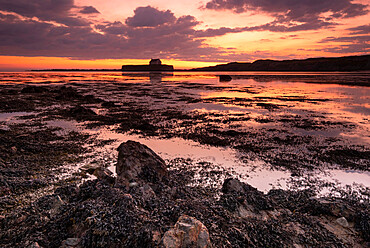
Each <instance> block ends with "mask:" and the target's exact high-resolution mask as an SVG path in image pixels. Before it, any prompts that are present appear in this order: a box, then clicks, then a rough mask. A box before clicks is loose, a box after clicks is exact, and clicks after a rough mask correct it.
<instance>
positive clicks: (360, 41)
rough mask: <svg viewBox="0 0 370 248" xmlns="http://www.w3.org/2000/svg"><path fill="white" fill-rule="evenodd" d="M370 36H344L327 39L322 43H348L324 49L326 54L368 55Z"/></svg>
mask: <svg viewBox="0 0 370 248" xmlns="http://www.w3.org/2000/svg"><path fill="white" fill-rule="evenodd" d="M369 41H370V35H359V36H342V37H327V38H325V39H323V40H321V41H320V43H329V44H331V43H336V42H338V43H347V44H341V45H337V46H330V47H327V48H325V49H324V51H325V52H331V53H361V54H364V53H368V52H370V43H369Z"/></svg>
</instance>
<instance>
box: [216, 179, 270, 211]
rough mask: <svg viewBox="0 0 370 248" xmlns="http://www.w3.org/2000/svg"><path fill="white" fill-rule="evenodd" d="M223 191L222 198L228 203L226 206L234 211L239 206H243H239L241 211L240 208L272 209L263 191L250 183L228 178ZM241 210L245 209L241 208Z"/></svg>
mask: <svg viewBox="0 0 370 248" xmlns="http://www.w3.org/2000/svg"><path fill="white" fill-rule="evenodd" d="M222 193H224V195H223V196H222V200H224V203H225V204H226V205H228V206H226V207H227V208H228V209H229V210H232V211H235V209H236V208H239V207H242V208H239V212H240V209H245V208H247V209H249V208H252V209H254V210H255V211H257V212H258V211H259V210H271V209H272V204H271V202H270V201H269V200H268V199H267V198H266V196H264V194H263V193H262V192H260V191H258V190H257V189H256V188H254V187H252V186H250V185H249V184H246V183H243V182H240V181H239V180H237V179H233V178H229V179H226V180H225V181H224V184H223V185H222ZM233 203H234V204H233ZM241 212H245V211H244V210H241ZM242 215H243V214H242Z"/></svg>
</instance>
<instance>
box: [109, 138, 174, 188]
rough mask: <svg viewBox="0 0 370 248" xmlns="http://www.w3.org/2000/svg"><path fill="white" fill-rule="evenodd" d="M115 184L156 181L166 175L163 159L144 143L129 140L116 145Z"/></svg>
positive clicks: (127, 184)
mask: <svg viewBox="0 0 370 248" xmlns="http://www.w3.org/2000/svg"><path fill="white" fill-rule="evenodd" d="M116 171H117V180H116V184H117V185H125V186H129V184H130V182H138V183H142V184H145V183H147V182H150V183H158V182H159V181H161V180H162V179H163V178H164V177H166V176H167V168H166V164H165V162H164V160H163V159H162V158H161V157H159V156H158V155H157V154H155V153H154V152H153V151H152V150H151V149H150V148H148V147H147V146H146V145H143V144H140V143H139V142H135V141H132V140H129V141H127V142H124V143H122V144H121V145H120V146H119V147H118V162H117V167H116Z"/></svg>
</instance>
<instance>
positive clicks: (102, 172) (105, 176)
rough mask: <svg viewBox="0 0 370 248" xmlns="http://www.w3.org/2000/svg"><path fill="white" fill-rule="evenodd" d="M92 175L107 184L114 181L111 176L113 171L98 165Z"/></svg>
mask: <svg viewBox="0 0 370 248" xmlns="http://www.w3.org/2000/svg"><path fill="white" fill-rule="evenodd" d="M93 175H94V176H96V177H97V178H98V179H99V180H101V181H103V182H106V183H108V184H114V182H115V178H114V177H113V176H112V175H113V172H111V171H110V170H108V169H107V168H104V167H99V168H97V169H96V170H94V173H93Z"/></svg>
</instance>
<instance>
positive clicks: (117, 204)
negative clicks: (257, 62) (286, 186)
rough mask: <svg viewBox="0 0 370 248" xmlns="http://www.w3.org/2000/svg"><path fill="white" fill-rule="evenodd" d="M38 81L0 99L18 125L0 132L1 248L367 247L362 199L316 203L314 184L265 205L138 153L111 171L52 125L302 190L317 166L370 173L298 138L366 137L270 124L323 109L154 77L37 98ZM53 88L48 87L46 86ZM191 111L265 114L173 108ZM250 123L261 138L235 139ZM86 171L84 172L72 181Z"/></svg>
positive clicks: (199, 173) (323, 144)
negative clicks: (256, 163) (165, 149)
mask: <svg viewBox="0 0 370 248" xmlns="http://www.w3.org/2000/svg"><path fill="white" fill-rule="evenodd" d="M35 75H36V74H30V75H29V76H30V77H32V78H25V79H24V81H23V82H22V83H18V79H14V82H15V83H12V81H11V78H10V79H4V80H8V83H6V84H2V85H1V87H0V92H1V94H0V113H1V114H4V113H7V114H9V116H11V115H12V114H17V113H18V114H17V116H18V117H17V118H15V119H14V120H13V119H12V120H13V122H12V121H8V120H5V121H0V246H1V247H44V248H45V247H161V246H162V247H181V245H179V244H180V243H182V244H183V247H184V246H185V247H206V246H209V247H210V246H212V247H366V246H369V242H370V241H369V233H370V232H369V191H368V188H366V187H360V189H359V191H356V190H354V188H347V190H343V191H341V193H343V194H341V195H340V196H335V195H332V196H330V197H329V196H328V197H319V196H317V189H316V188H315V187H316V186H317V183H316V182H312V183H311V184H307V185H306V187H304V188H303V189H302V187H301V186H302V185H301V184H300V182H297V187H295V188H293V189H291V190H281V189H272V190H270V191H269V192H265V193H263V192H260V191H258V190H257V189H256V188H254V187H252V186H251V185H249V184H247V183H243V182H242V181H241V180H239V179H240V178H238V175H236V174H233V173H230V172H229V171H228V170H224V169H220V168H216V166H215V165H212V164H211V163H207V162H198V164H196V162H192V161H190V160H188V159H187V158H171V159H167V160H163V159H162V158H161V157H159V156H158V155H156V154H155V153H154V152H153V151H152V150H151V149H150V148H148V147H145V146H143V145H142V144H139V143H137V142H134V141H130V142H126V143H124V144H122V145H121V146H120V148H119V152H118V155H117V157H115V158H113V159H112V157H111V156H112V155H111V154H110V157H106V158H105V157H104V156H105V155H104V154H103V155H102V154H98V155H97V153H96V151H97V150H99V149H100V148H102V147H105V146H106V145H107V144H111V143H113V142H114V140H111V139H107V138H105V139H98V138H97V137H96V136H94V134H91V133H88V132H82V131H79V130H74V129H71V130H70V129H68V128H64V127H57V126H53V125H50V123H53V122H59V121H60V122H62V123H63V121H66V123H67V124H68V123H69V122H70V121H75V122H78V123H81V125H83V126H84V127H85V128H86V129H94V128H101V127H105V126H109V127H112V128H113V129H114V131H115V132H117V133H129V134H137V135H141V136H143V137H158V138H161V139H168V138H173V137H179V138H183V139H185V140H193V141H195V142H198V143H200V144H206V145H210V146H214V147H230V148H232V149H235V150H236V151H238V152H240V153H241V154H243V156H242V157H241V158H240V159H241V160H246V161H249V160H250V159H253V158H256V157H258V158H260V159H263V160H264V161H267V162H269V163H270V164H271V166H273V167H275V168H280V169H284V170H286V171H288V172H289V173H291V175H292V178H297V179H299V178H301V177H302V176H304V175H305V174H307V172H309V171H310V170H321V169H322V168H323V166H326V167H331V166H333V167H334V166H339V168H349V169H354V170H363V171H368V170H369V163H368V162H369V152H370V151H369V148H368V146H366V144H365V145H363V144H362V145H361V144H353V143H352V142H348V141H347V140H344V139H341V138H338V137H336V138H331V137H325V136H315V135H305V134H303V135H302V134H300V133H298V132H296V131H297V130H299V131H301V130H303V132H302V133H305V132H307V133H309V132H314V131H317V130H319V131H325V130H327V129H338V130H341V131H342V132H350V131H351V130H355V129H360V127H359V125H358V124H357V123H356V124H354V123H351V122H350V121H344V122H339V121H335V120H332V119H330V118H327V116H325V115H319V114H317V113H312V112H310V111H307V112H304V111H302V112H303V114H301V115H298V114H295V115H288V114H287V113H284V114H283V115H281V114H274V113H276V112H278V111H280V110H281V111H282V112H283V110H285V109H286V110H289V108H290V107H291V106H292V105H293V104H298V103H299V104H306V103H307V104H316V105H319V104H321V103H325V102H330V101H331V99H319V98H310V99H308V98H305V97H298V96H294V97H293V96H292V97H289V96H288V97H285V96H284V97H275V98H266V97H251V98H242V97H202V98H200V97H199V96H198V95H197V94H194V92H193V91H207V90H209V91H212V92H214V91H220V92H221V91H222V92H225V91H226V92H231V93H232V94H234V93H241V92H243V93H245V92H247V93H248V94H250V95H251V96H253V95H255V94H258V92H261V91H264V90H266V89H264V88H259V87H242V88H240V87H239V88H235V87H231V86H225V85H214V84H207V83H204V84H200V83H199V84H198V83H193V82H185V81H181V82H177V83H173V82H169V83H168V84H166V83H161V84H158V83H155V82H156V81H155V80H157V78H156V77H157V76H158V75H154V76H152V77H151V78H150V79H151V81H152V80H153V82H154V83H151V84H148V83H147V82H139V83H135V84H132V83H130V82H119V83H117V82H115V81H114V80H112V81H108V80H107V79H106V78H103V79H102V82H99V81H98V82H95V81H94V80H92V79H85V78H84V77H85V76H81V75H75V76H74V75H69V76H61V75H55V78H53V77H50V75H44V74H40V79H39V80H41V82H37V83H38V84H42V85H41V86H39V85H35V83H29V82H28V81H27V80H29V81H32V80H36V79H35V78H33V77H36V76H35ZM64 77H65V78H64ZM49 78H52V79H53V80H54V81H45V80H49ZM87 78H89V77H87ZM82 79H84V80H82ZM9 80H10V81H9ZM42 80H44V81H42ZM55 80H60V81H55ZM158 80H162V78H161V77H159V79H158ZM66 82H68V83H69V84H68V86H67V85H65V84H66ZM189 90H191V91H192V92H190V93H189ZM270 101H277V102H278V103H279V104H276V103H271V102H270ZM157 103H161V104H163V105H158V104H157ZM191 104H195V105H196V104H211V105H212V104H215V105H222V104H225V105H227V104H229V105H232V106H248V107H253V108H256V109H257V110H258V111H265V112H267V114H265V116H262V117H261V115H258V116H256V115H252V114H249V113H240V112H231V113H229V112H222V111H219V112H212V111H210V112H199V111H186V109H184V108H181V107H179V106H185V105H186V106H188V105H191ZM158 106H159V107H158ZM68 121H69V122H68ZM250 122H253V123H258V124H261V126H262V128H261V129H255V128H253V127H252V128H251V129H248V130H244V129H242V128H241V127H243V125H245V126H248V125H246V123H250ZM270 124H274V127H273V128H272V127H271V126H269V125H270ZM264 125H266V127H264ZM117 147H118V146H117ZM297 150H298V152H297ZM301 151H304V152H301ZM94 152H95V153H94ZM143 154H145V156H143ZM97 156H100V157H97ZM130 157H131V158H132V157H133V158H132V159H131V160H130V159H128V158H130ZM134 158H135V159H134ZM150 158H151V159H150ZM89 159H90V160H89ZM86 160H88V161H91V162H87V165H86V166H83V167H77V164H79V163H80V162H81V161H86ZM115 161H117V163H115ZM111 163H114V165H115V166H118V167H117V168H116V172H117V175H115V174H114V173H112V172H110V171H109V170H108V169H107V167H108V166H109V165H110V164H111ZM152 165H155V166H152ZM96 178H97V179H96ZM324 184H329V183H327V182H324ZM189 228H190V229H189ZM189 230H193V231H189ZM188 231H189V232H191V233H192V234H194V233H196V235H187V234H186V232H188ZM207 237H208V238H207ZM198 241H199V242H198Z"/></svg>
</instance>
